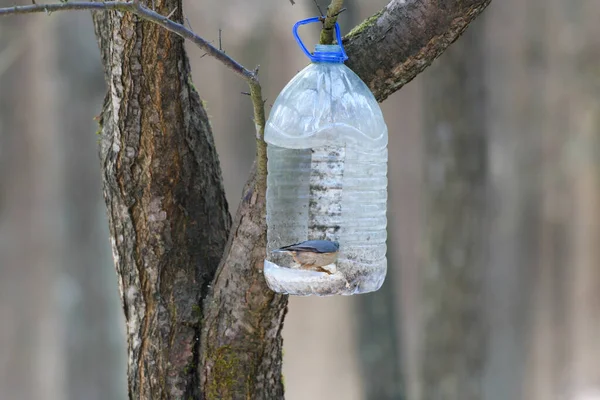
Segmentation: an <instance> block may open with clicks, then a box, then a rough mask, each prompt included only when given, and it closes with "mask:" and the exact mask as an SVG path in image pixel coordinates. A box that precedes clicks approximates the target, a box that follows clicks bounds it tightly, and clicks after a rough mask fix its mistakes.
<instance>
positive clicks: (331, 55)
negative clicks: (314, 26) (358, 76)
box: [292, 17, 348, 63]
mask: <svg viewBox="0 0 600 400" xmlns="http://www.w3.org/2000/svg"><path fill="white" fill-rule="evenodd" d="M320 21H321V17H314V18H308V19H303V20H302V21H298V22H296V23H295V24H294V27H293V28H292V33H293V34H294V37H295V38H296V42H298V45H299V46H300V48H301V49H302V51H303V52H304V54H306V56H307V57H308V58H310V61H312V62H335V63H339V62H344V61H346V60H347V59H348V56H347V55H346V51H345V50H344V46H343V45H342V34H341V32H340V26H339V25H338V23H337V22H336V23H335V38H336V40H337V42H338V45H339V46H340V50H339V51H337V52H329V51H327V52H325V51H315V52H314V54H313V53H311V52H310V51H308V49H307V48H306V46H305V45H304V43H302V39H300V36H299V35H298V28H299V27H300V25H306V24H310V23H313V22H320Z"/></svg>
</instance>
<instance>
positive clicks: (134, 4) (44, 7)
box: [0, 1, 257, 82]
mask: <svg viewBox="0 0 600 400" xmlns="http://www.w3.org/2000/svg"><path fill="white" fill-rule="evenodd" d="M85 10H92V11H109V10H114V11H125V12H130V13H132V14H135V15H137V16H138V17H140V18H141V19H143V20H146V21H149V22H153V23H155V24H157V25H159V26H162V27H163V28H165V29H166V30H168V31H169V32H173V33H175V34H177V35H179V36H181V37H182V38H184V39H188V40H190V41H191V42H193V43H194V44H195V45H196V46H198V47H199V48H201V49H202V50H204V51H205V52H206V53H207V54H208V55H210V56H211V57H214V58H216V59H217V60H219V61H220V62H221V63H223V65H225V66H226V67H227V68H229V69H230V70H232V71H233V72H235V73H236V74H237V75H239V76H240V77H241V78H243V79H245V80H246V81H249V82H250V81H257V78H256V74H255V73H254V72H253V71H250V70H248V69H246V68H245V67H244V66H242V65H241V64H240V63H238V62H237V61H235V60H234V59H233V58H231V57H229V56H228V55H227V54H225V53H224V52H223V51H221V50H219V49H217V48H216V47H215V46H213V45H212V44H210V43H209V42H208V41H207V40H206V39H204V38H202V37H200V36H198V35H197V34H195V33H194V32H193V31H191V30H189V29H187V28H186V27H185V26H184V25H182V24H179V23H177V22H175V21H173V20H171V19H169V17H166V16H164V15H161V14H159V13H157V12H155V11H153V10H151V9H149V8H147V7H145V6H144V5H143V4H142V3H140V2H139V1H129V2H121V1H105V2H73V3H68V2H67V3H51V4H30V5H26V6H13V7H5V8H0V17H2V16H6V15H15V14H33V13H42V12H45V13H48V14H51V13H53V12H56V11H85Z"/></svg>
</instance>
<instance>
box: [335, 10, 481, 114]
mask: <svg viewBox="0 0 600 400" xmlns="http://www.w3.org/2000/svg"><path fill="white" fill-rule="evenodd" d="M490 2H491V0H392V1H390V3H389V4H388V5H387V6H386V7H385V8H384V9H382V10H381V11H379V12H378V13H376V14H375V15H373V16H372V17H370V18H367V19H366V20H365V21H364V22H363V23H361V24H359V25H358V26H357V27H356V28H354V29H353V30H352V31H351V32H350V33H348V35H346V37H345V38H344V39H343V43H344V46H345V49H346V53H347V54H348V57H349V58H348V61H347V62H346V65H347V66H348V67H349V68H350V69H352V70H353V71H354V72H355V73H356V74H358V76H360V78H361V79H362V80H363V81H364V82H365V83H366V84H367V85H368V86H369V88H370V89H371V91H372V92H373V94H374V95H375V97H376V98H377V100H378V101H380V102H381V101H383V100H385V99H386V98H387V97H388V96H389V95H391V94H392V93H394V92H396V91H397V90H398V89H400V88H401V87H402V86H404V85H405V84H406V83H408V82H410V81H411V80H412V79H413V78H414V77H415V76H417V75H418V74H419V73H420V72H422V71H423V70H424V69H425V68H426V67H427V66H429V65H430V64H431V63H432V62H433V60H435V59H436V58H437V57H438V56H439V55H440V54H442V52H443V51H444V50H445V49H446V48H448V46H450V45H451V44H452V43H453V42H454V41H455V40H456V39H458V37H459V36H460V35H461V34H462V33H463V32H464V30H465V29H466V28H467V26H468V25H469V23H470V22H471V21H472V20H473V19H475V18H476V17H477V16H478V15H479V14H480V13H481V12H482V11H483V10H484V9H485V8H486V7H487V6H488V4H489V3H490Z"/></svg>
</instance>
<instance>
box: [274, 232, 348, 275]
mask: <svg viewBox="0 0 600 400" xmlns="http://www.w3.org/2000/svg"><path fill="white" fill-rule="evenodd" d="M339 249H340V245H339V243H338V242H333V241H330V240H307V241H304V242H301V243H296V244H292V245H289V246H284V247H281V248H279V249H276V250H273V251H272V252H273V253H289V254H291V256H292V258H293V259H294V261H296V262H297V263H298V264H300V268H302V269H309V270H310V269H312V270H316V271H319V272H325V273H327V274H329V275H331V274H332V273H331V272H330V271H328V270H326V269H325V268H323V267H324V266H326V265H329V264H331V263H333V262H335V261H336V260H337V256H338V252H339Z"/></svg>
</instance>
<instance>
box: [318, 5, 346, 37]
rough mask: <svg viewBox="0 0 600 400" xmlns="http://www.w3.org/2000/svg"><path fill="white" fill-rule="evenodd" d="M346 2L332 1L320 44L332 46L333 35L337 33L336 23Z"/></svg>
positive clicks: (328, 8)
mask: <svg viewBox="0 0 600 400" xmlns="http://www.w3.org/2000/svg"><path fill="white" fill-rule="evenodd" d="M343 4H344V0H331V4H329V7H327V16H326V17H325V20H324V21H323V29H322V30H321V37H320V38H319V43H321V44H331V43H333V33H334V31H335V22H336V21H337V17H338V15H339V14H340V12H341V10H342V5H343Z"/></svg>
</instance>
